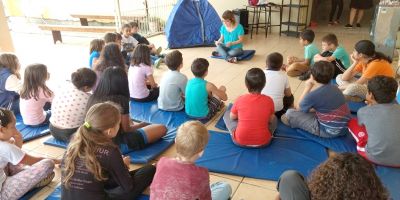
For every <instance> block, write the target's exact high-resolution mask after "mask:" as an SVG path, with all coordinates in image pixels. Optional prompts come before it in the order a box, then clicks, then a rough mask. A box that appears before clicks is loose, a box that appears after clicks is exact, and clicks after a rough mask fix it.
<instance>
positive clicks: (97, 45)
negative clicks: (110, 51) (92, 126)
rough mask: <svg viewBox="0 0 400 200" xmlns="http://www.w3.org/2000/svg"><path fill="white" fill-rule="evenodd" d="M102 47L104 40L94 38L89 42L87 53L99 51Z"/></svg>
mask: <svg viewBox="0 0 400 200" xmlns="http://www.w3.org/2000/svg"><path fill="white" fill-rule="evenodd" d="M103 47H104V40H102V39H94V40H92V41H91V42H90V52H89V53H92V52H93V51H97V52H101V50H102V49H103Z"/></svg>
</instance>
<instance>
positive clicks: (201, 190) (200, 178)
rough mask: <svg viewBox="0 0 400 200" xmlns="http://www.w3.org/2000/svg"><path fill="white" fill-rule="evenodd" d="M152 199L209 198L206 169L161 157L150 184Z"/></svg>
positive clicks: (192, 199) (208, 181) (203, 199)
mask: <svg viewBox="0 0 400 200" xmlns="http://www.w3.org/2000/svg"><path fill="white" fill-rule="evenodd" d="M150 199H152V200H165V199H168V200H175V199H176V200H186V199H187V200H194V199H201V200H211V190H210V177H209V175H208V170H207V169H206V168H203V167H198V166H196V165H194V164H187V163H181V162H178V161H177V160H175V159H172V158H166V157H162V158H161V159H160V161H158V163H157V171H156V174H155V175H154V178H153V182H152V183H151V186H150Z"/></svg>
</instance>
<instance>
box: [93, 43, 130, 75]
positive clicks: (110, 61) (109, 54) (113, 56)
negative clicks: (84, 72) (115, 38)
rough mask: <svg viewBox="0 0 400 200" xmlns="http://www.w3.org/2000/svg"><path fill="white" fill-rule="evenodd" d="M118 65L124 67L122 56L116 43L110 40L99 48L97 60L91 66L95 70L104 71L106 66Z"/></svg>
mask: <svg viewBox="0 0 400 200" xmlns="http://www.w3.org/2000/svg"><path fill="white" fill-rule="evenodd" d="M113 66H118V67H121V68H123V69H125V62H124V57H122V54H121V50H120V48H119V45H118V44H117V43H114V42H111V43H108V44H106V46H104V48H103V50H101V53H100V57H99V60H98V61H97V62H96V64H95V65H94V66H93V69H94V70H95V71H100V72H102V71H104V70H105V69H106V68H107V67H113Z"/></svg>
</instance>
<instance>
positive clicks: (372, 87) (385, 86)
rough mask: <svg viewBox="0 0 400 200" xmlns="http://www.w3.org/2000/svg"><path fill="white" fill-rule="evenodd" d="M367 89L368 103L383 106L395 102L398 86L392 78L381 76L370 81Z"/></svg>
mask: <svg viewBox="0 0 400 200" xmlns="http://www.w3.org/2000/svg"><path fill="white" fill-rule="evenodd" d="M367 87H368V94H367V101H369V102H374V101H376V102H377V103H379V104H382V103H391V102H393V101H394V99H395V98H396V92H397V87H398V84H397V82H396V80H395V79H394V78H392V77H388V76H382V75H379V76H375V77H374V78H372V79H371V80H369V81H368V86H367Z"/></svg>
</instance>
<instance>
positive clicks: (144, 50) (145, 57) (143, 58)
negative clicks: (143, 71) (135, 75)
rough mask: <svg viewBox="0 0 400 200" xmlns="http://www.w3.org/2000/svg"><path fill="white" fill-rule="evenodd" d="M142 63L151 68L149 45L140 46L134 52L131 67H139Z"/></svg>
mask: <svg viewBox="0 0 400 200" xmlns="http://www.w3.org/2000/svg"><path fill="white" fill-rule="evenodd" d="M141 63H143V64H145V65H148V66H150V65H151V60H150V49H149V47H147V45H144V44H139V45H137V46H136V47H135V49H134V50H133V55H132V59H131V65H135V66H139V65H140V64H141Z"/></svg>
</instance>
